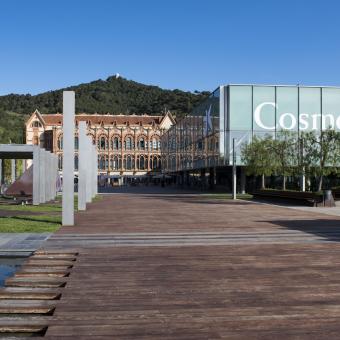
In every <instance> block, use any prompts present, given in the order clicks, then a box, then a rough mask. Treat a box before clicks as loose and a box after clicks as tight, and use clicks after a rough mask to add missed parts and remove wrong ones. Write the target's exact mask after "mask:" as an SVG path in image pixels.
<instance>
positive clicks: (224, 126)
mask: <svg viewBox="0 0 340 340" xmlns="http://www.w3.org/2000/svg"><path fill="white" fill-rule="evenodd" d="M327 128H331V129H335V130H338V131H340V88H336V87H321V86H320V87H307V86H282V85H275V86H269V85H226V86H220V87H219V88H217V89H216V90H215V91H214V92H212V93H211V95H210V96H209V98H208V99H206V100H205V101H204V102H202V103H201V104H200V105H199V106H197V107H196V108H195V109H194V110H193V111H192V112H191V113H190V114H188V115H187V116H186V117H184V118H182V119H180V120H179V121H177V124H176V125H174V126H173V127H172V128H171V129H170V130H168V131H167V132H166V133H165V134H164V135H163V137H162V147H161V149H162V161H163V169H164V171H165V172H168V173H171V172H180V171H188V170H189V171H190V170H199V169H208V168H214V167H222V166H229V165H232V163H233V151H234V152H235V153H234V154H235V160H236V164H237V165H242V163H241V157H240V154H241V148H242V145H243V144H244V143H249V142H250V141H251V140H252V138H253V136H259V137H261V136H267V135H271V136H273V137H274V138H275V137H276V136H277V135H278V134H279V132H280V131H283V130H288V131H291V132H295V133H296V134H297V135H298V134H300V133H301V132H303V131H315V132H316V133H318V132H320V131H321V130H322V129H327ZM233 142H234V150H233Z"/></svg>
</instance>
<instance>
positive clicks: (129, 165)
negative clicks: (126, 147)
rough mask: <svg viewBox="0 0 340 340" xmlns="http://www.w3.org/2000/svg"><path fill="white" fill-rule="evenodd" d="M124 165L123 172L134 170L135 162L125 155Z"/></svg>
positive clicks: (131, 157)
mask: <svg viewBox="0 0 340 340" xmlns="http://www.w3.org/2000/svg"><path fill="white" fill-rule="evenodd" d="M124 160H125V164H124V168H125V170H133V169H134V168H135V161H134V158H133V156H131V155H127V156H125V159H124Z"/></svg>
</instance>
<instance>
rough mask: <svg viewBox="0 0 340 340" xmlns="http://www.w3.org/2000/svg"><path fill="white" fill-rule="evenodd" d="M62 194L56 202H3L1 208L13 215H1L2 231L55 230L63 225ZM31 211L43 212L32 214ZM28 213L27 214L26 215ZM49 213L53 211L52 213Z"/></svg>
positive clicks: (99, 198)
mask: <svg viewBox="0 0 340 340" xmlns="http://www.w3.org/2000/svg"><path fill="white" fill-rule="evenodd" d="M61 199H62V197H61V196H57V198H56V200H55V202H53V203H51V202H50V203H44V204H40V205H11V204H1V205H0V210H7V211H12V212H13V216H11V217H1V216H0V233H42V232H54V231H56V230H58V229H59V228H60V227H61V212H62V207H61ZM101 199H102V196H99V195H97V196H96V197H95V198H94V199H93V202H96V201H100V200H101ZM77 207H78V196H77V195H75V196H74V208H75V211H77ZM16 211H18V212H21V214H22V212H24V213H25V215H21V214H20V215H17V216H16V215H15V212H16ZM30 212H37V213H42V214H41V215H30ZM26 213H27V215H26ZM49 213H53V214H52V215H51V214H49Z"/></svg>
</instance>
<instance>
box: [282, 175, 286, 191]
mask: <svg viewBox="0 0 340 340" xmlns="http://www.w3.org/2000/svg"><path fill="white" fill-rule="evenodd" d="M282 189H283V190H286V176H283V181H282Z"/></svg>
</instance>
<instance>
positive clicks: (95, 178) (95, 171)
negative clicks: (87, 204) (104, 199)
mask: <svg viewBox="0 0 340 340" xmlns="http://www.w3.org/2000/svg"><path fill="white" fill-rule="evenodd" d="M91 144H92V143H91ZM92 147H93V174H92V176H93V177H92V178H93V180H92V185H93V197H95V196H96V195H97V194H98V152H97V145H92ZM109 161H110V160H109Z"/></svg>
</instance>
